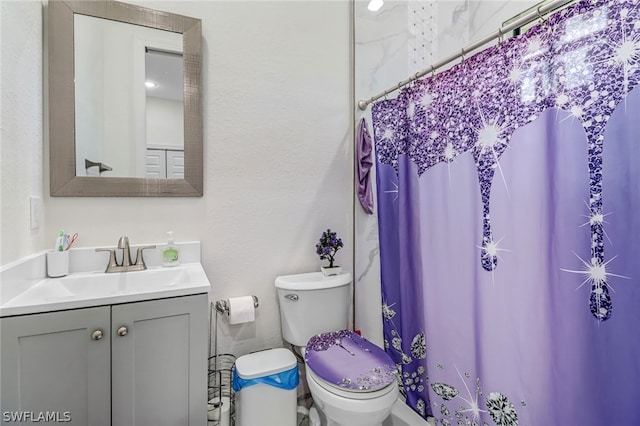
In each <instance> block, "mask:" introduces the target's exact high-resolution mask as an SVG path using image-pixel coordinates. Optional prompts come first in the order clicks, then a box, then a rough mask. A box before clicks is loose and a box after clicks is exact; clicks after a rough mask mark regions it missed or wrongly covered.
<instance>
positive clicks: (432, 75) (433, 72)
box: [431, 64, 436, 78]
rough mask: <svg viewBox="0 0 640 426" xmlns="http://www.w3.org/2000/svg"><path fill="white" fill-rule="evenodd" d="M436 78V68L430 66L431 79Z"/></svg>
mask: <svg viewBox="0 0 640 426" xmlns="http://www.w3.org/2000/svg"><path fill="white" fill-rule="evenodd" d="M435 76H436V68H435V67H434V66H433V64H431V78H434V77H435Z"/></svg>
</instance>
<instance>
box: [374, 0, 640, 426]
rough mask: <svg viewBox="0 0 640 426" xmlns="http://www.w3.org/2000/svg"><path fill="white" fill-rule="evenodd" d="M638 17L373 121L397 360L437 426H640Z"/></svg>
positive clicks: (408, 92)
mask: <svg viewBox="0 0 640 426" xmlns="http://www.w3.org/2000/svg"><path fill="white" fill-rule="evenodd" d="M639 81H640V2H638V1H622V0H608V1H602V0H601V1H591V0H587V1H582V2H580V3H577V4H575V5H573V6H571V7H569V8H567V9H565V10H563V11H560V12H558V13H556V14H554V15H553V16H551V17H550V18H548V19H547V20H546V21H544V22H542V23H540V24H539V25H537V26H535V27H534V28H532V29H531V30H529V31H528V32H527V33H526V34H524V35H523V36H520V37H517V38H513V39H510V40H508V41H505V42H503V43H501V44H500V45H498V46H495V47H491V48H489V49H486V50H485V51H483V52H480V53H478V54H476V55H474V56H473V57H471V58H468V59H466V60H465V61H464V62H463V63H461V64H459V65H457V66H455V67H453V68H452V69H450V70H449V71H446V72H443V73H441V74H439V75H437V76H435V77H432V78H428V79H424V80H420V81H417V82H415V84H414V85H413V86H412V87H409V88H407V89H405V90H403V91H402V92H401V93H400V95H399V96H398V97H397V98H396V99H392V100H385V101H382V102H379V103H377V104H376V105H375V106H374V107H373V120H374V138H375V149H376V160H377V162H376V168H377V173H376V179H377V191H378V193H377V200H378V203H377V204H378V220H379V237H380V259H381V274H382V277H381V278H382V293H383V306H382V313H383V317H384V338H385V347H386V349H387V351H388V352H389V353H390V354H391V356H392V357H393V358H394V360H395V361H396V362H397V364H398V365H399V366H400V375H399V380H400V381H401V383H402V391H403V393H405V394H406V396H407V403H408V404H409V405H410V406H412V407H413V408H414V409H415V410H416V411H417V412H419V413H420V414H422V415H423V416H426V415H427V414H430V413H431V414H432V415H433V416H435V417H436V418H437V419H438V422H439V424H441V425H443V426H446V425H469V426H473V425H482V426H484V425H499V426H513V425H524V426H553V425H557V426H574V425H575V426H578V425H580V426H591V425H593V426H637V425H640V90H635V89H634V88H635V86H636V85H637V83H638V82H639Z"/></svg>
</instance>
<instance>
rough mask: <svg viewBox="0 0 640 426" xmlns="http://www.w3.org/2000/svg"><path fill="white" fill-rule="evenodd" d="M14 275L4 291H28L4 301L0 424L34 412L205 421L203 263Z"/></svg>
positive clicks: (147, 421)
mask: <svg viewBox="0 0 640 426" xmlns="http://www.w3.org/2000/svg"><path fill="white" fill-rule="evenodd" d="M194 244H197V243H194ZM160 250H161V246H160V245H159V246H158V248H157V249H155V250H151V251H150V252H149V253H147V252H145V258H148V259H149V260H150V262H148V263H150V264H155V263H156V262H159V253H160ZM156 251H157V253H156ZM192 251H197V252H198V254H199V244H197V248H196V249H194V250H192ZM185 252H187V253H186V254H187V256H188V252H189V249H185V247H182V253H183V258H184V257H185ZM73 254H76V257H77V258H82V257H83V256H84V257H88V256H91V255H92V253H90V252H89V250H83V249H80V250H78V252H77V253H72V255H73ZM93 255H94V257H95V256H98V255H102V256H100V259H101V261H104V260H105V259H106V257H105V256H104V255H105V253H95V252H94V253H93ZM72 257H73V256H72ZM156 258H157V259H156ZM31 263H35V264H38V265H39V263H40V260H39V259H38V258H37V257H36V258H35V259H32V260H31ZM40 267H41V266H37V267H36V269H38V268H40ZM22 268H24V267H22ZM13 274H14V275H20V274H16V273H13ZM11 275H12V272H11V271H3V284H2V285H3V287H5V284H6V285H7V286H11V285H14V286H15V285H18V284H23V286H24V288H23V291H20V292H17V291H16V289H15V288H6V290H7V293H8V294H9V297H11V296H13V297H11V298H10V299H9V300H2V304H0V316H1V318H0V331H1V335H0V345H1V346H0V358H1V359H2V362H1V370H0V380H1V387H0V396H1V405H2V407H1V413H2V418H0V424H5V423H6V424H9V423H10V422H11V421H13V423H11V424H15V420H14V419H11V418H10V417H9V416H11V415H14V416H19V415H23V416H24V415H25V413H29V414H26V415H31V416H33V418H37V417H38V416H42V415H44V416H52V417H48V418H49V419H50V420H56V419H57V420H58V421H60V419H68V420H70V421H69V422H68V423H69V424H72V425H92V426H93V425H98V426H99V425H105V426H106V425H167V426H174V425H203V424H206V406H207V405H206V402H207V340H208V339H207V333H208V290H209V287H210V285H209V282H208V280H207V278H206V275H205V274H204V271H203V270H202V266H201V265H200V263H199V262H192V263H183V264H182V265H180V266H177V267H174V268H162V267H160V266H152V265H150V266H149V269H147V270H146V271H137V272H123V273H111V274H105V273H104V272H101V271H100V272H96V271H93V272H91V271H89V272H81V271H77V272H75V273H74V272H72V273H71V274H70V275H68V276H67V277H63V278H58V279H51V278H42V279H39V280H38V279H19V278H16V277H12V276H11ZM5 278H8V279H7V280H5ZM28 283H30V285H28ZM25 284H26V285H25ZM3 293H4V292H3ZM38 297H39V298H40V299H38ZM7 413H8V414H7ZM14 413H15V414H14ZM41 418H42V417H41ZM25 420H26V419H25ZM26 423H28V422H26Z"/></svg>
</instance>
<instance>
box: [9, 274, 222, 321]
mask: <svg viewBox="0 0 640 426" xmlns="http://www.w3.org/2000/svg"><path fill="white" fill-rule="evenodd" d="M209 287H210V284H209V280H208V279H207V276H206V275H205V273H204V270H203V269H202V265H201V264H200V263H187V264H182V265H180V266H175V267H171V268H163V267H153V268H149V269H146V270H144V271H136V272H115V273H110V274H106V273H104V272H81V273H74V274H71V275H68V276H66V277H62V278H46V279H42V280H39V281H36V282H35V283H34V284H33V285H31V286H29V287H27V288H25V289H24V291H21V292H20V293H18V294H17V295H14V296H13V297H11V299H10V300H3V294H4V293H0V316H8V315H23V314H28V313H36V312H46V311H56V310H63V309H75V308H82V307H90V306H100V305H110V304H115V303H127V302H135V301H141V300H149V299H159V298H165V297H174V296H185V295H189V294H198V293H206V292H208V291H209Z"/></svg>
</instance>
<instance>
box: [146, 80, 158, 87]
mask: <svg viewBox="0 0 640 426" xmlns="http://www.w3.org/2000/svg"><path fill="white" fill-rule="evenodd" d="M144 85H145V86H147V88H148V89H151V88H152V87H156V84H155V83H154V82H153V81H148V80H147V81H145V82H144Z"/></svg>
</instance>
